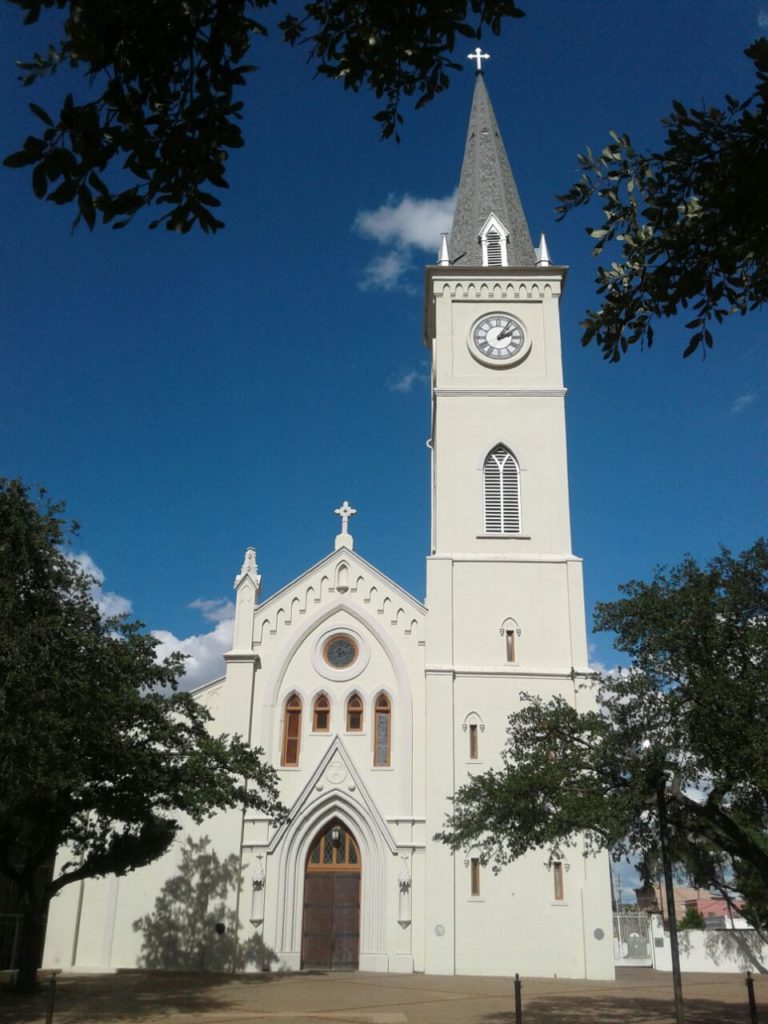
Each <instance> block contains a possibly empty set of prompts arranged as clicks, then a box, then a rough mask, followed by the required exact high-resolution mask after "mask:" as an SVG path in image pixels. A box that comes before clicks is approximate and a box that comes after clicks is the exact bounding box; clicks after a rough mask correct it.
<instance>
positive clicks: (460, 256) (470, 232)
mask: <svg viewBox="0 0 768 1024" xmlns="http://www.w3.org/2000/svg"><path fill="white" fill-rule="evenodd" d="M471 56H472V55H471ZM492 215H494V216H495V219H496V220H497V221H499V222H500V223H501V224H502V225H503V226H504V228H505V229H506V232H507V235H508V237H507V238H506V239H502V244H503V245H505V247H506V253H505V255H506V259H502V264H503V265H506V266H510V267H532V266H535V264H536V254H535V252H534V249H533V244H532V242H531V236H530V233H529V231H528V224H527V222H526V220H525V214H524V213H523V207H522V204H521V202H520V196H519V195H518V193H517V186H516V185H515V179H514V178H513V176H512V170H511V168H510V166H509V160H508V159H507V154H506V150H505V149H504V143H503V141H502V138H501V134H500V132H499V128H498V125H497V123H496V117H495V115H494V113H493V107H492V106H491V101H490V98H489V96H488V90H487V89H486V87H485V82H484V80H483V73H482V71H477V72H476V74H475V91H474V95H473V97H472V110H471V112H470V115H469V128H468V130H467V142H466V145H465V148H464V162H463V164H462V166H461V179H460V181H459V194H458V197H457V199H456V211H455V213H454V215H453V227H452V229H451V239H450V256H451V263H455V264H456V265H457V266H465V267H481V266H483V265H486V264H487V263H488V260H487V259H484V258H483V245H482V243H481V241H480V233H481V231H482V229H483V227H484V226H485V225H486V224H487V222H488V219H489V217H491V216H492ZM494 262H495V261H494Z"/></svg>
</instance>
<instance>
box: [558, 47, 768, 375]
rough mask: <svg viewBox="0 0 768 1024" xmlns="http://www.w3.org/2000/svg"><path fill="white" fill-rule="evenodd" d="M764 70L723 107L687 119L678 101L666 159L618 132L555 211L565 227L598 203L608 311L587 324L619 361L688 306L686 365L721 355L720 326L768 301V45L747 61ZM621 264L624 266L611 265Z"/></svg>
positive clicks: (590, 157)
mask: <svg viewBox="0 0 768 1024" xmlns="http://www.w3.org/2000/svg"><path fill="white" fill-rule="evenodd" d="M746 54H747V56H748V57H749V58H750V59H751V60H752V61H753V62H754V64H755V67H756V70H757V79H758V84H757V87H756V89H755V92H754V93H753V94H752V96H750V97H749V98H748V99H747V100H745V101H744V102H742V103H739V102H738V101H736V100H734V99H733V98H732V97H726V99H725V108H724V109H723V110H720V109H717V108H712V107H710V108H708V109H701V110H695V109H691V110H689V109H688V108H686V107H685V106H684V105H683V104H682V103H680V102H679V101H677V100H675V101H674V102H673V112H672V113H671V114H670V116H669V117H667V118H666V119H664V121H663V124H665V125H666V126H667V137H666V146H665V148H664V149H663V150H661V151H659V152H656V153H650V154H644V153H642V152H640V151H638V150H636V149H635V148H634V147H633V146H632V143H631V141H630V139H629V137H628V136H627V135H622V134H619V133H617V132H613V131H612V132H610V133H609V135H610V138H611V140H612V144H611V145H609V146H606V147H605V148H604V149H603V150H602V151H601V153H600V155H599V156H597V157H596V156H594V154H593V153H592V152H591V150H587V152H586V154H584V155H581V156H580V157H579V164H580V166H581V167H582V169H583V170H584V173H583V174H582V175H581V177H580V178H579V180H578V182H576V183H575V184H574V185H572V186H571V188H570V189H569V190H568V192H566V193H565V194H564V195H561V196H559V197H558V198H559V199H560V202H561V205H559V206H558V207H557V212H558V214H559V216H560V217H563V216H565V215H566V214H567V213H569V212H570V211H571V210H573V209H575V208H576V207H578V206H583V205H586V204H587V203H589V202H592V201H593V200H595V201H597V202H598V203H600V204H601V207H602V212H603V216H604V218H605V221H604V225H603V227H601V228H599V229H595V230H591V229H587V230H588V232H589V234H590V235H591V236H592V237H594V238H596V239H597V244H596V245H595V247H594V249H593V255H594V256H596V257H600V256H602V255H603V253H604V252H606V251H607V248H606V247H609V248H610V249H612V250H615V251H616V252H615V254H614V252H612V253H611V257H612V258H611V262H610V264H609V265H607V266H601V267H598V269H597V272H596V284H597V292H598V294H599V295H601V296H602V300H601V304H600V307H599V309H597V310H592V311H589V312H588V313H587V318H586V320H585V321H584V323H583V325H582V327H583V330H584V333H583V335H582V344H583V345H588V344H589V343H590V342H592V341H595V342H596V343H597V345H598V346H599V348H600V349H601V350H602V353H603V356H604V358H605V359H607V360H609V361H611V362H618V360H619V359H620V358H621V356H622V355H623V354H624V353H625V352H626V351H627V350H628V348H629V347H630V346H631V345H634V344H638V343H639V344H640V346H641V347H643V346H645V345H647V346H648V347H650V346H651V345H652V344H653V328H652V323H653V321H654V320H658V319H660V318H667V317H671V316H674V315H676V314H677V313H679V312H680V311H681V310H685V309H687V308H688V307H689V305H690V306H691V307H692V308H693V310H694V311H695V312H696V313H697V316H696V318H695V319H694V320H692V321H690V322H689V324H688V327H687V329H688V330H689V331H691V334H690V337H689V340H688V342H687V344H686V346H685V348H684V351H683V355H684V357H688V356H690V355H692V354H693V353H694V352H696V351H700V352H704V351H706V349H707V348H711V347H712V345H713V344H714V336H713V334H712V331H711V327H712V324H713V321H714V322H715V323H721V322H722V321H723V319H725V317H727V316H731V315H733V314H734V313H740V314H742V315H743V314H744V313H746V312H748V311H749V310H752V309H756V308H757V307H758V306H760V305H761V304H762V303H763V302H765V301H766V299H767V298H768V236H767V235H766V231H765V225H766V224H767V223H768V199H767V198H766V194H765V188H764V185H763V184H762V183H763V182H764V181H765V180H768V80H766V77H765V75H766V68H768V39H760V40H758V41H757V42H755V43H753V44H752V46H750V47H749V49H748V50H747V51H746ZM614 256H615V258H613V257H614Z"/></svg>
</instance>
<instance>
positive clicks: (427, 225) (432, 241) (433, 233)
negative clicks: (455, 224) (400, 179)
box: [355, 193, 456, 252]
mask: <svg viewBox="0 0 768 1024" xmlns="http://www.w3.org/2000/svg"><path fill="white" fill-rule="evenodd" d="M455 203H456V195H455V193H454V194H453V195H450V196H445V197H444V198H443V199H414V198H413V196H409V195H405V196H403V198H402V199H400V200H399V201H396V198H395V196H389V198H388V199H387V201H386V203H384V204H383V205H382V206H380V207H379V208H378V209H377V210H361V211H360V212H359V213H358V215H357V217H356V218H355V230H356V231H359V232H360V234H361V235H363V236H364V237H365V238H373V239H374V240H375V241H377V242H379V244H380V245H396V246H399V247H404V248H408V247H414V248H416V249H424V250H425V251H427V252H437V250H438V248H439V245H440V235H441V233H442V232H443V231H450V228H451V221H452V219H453V207H454V205H455Z"/></svg>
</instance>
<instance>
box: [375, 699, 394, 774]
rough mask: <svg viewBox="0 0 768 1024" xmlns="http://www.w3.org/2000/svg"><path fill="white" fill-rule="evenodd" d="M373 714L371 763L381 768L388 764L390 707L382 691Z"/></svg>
mask: <svg viewBox="0 0 768 1024" xmlns="http://www.w3.org/2000/svg"><path fill="white" fill-rule="evenodd" d="M374 715H375V725H374V737H373V742H374V749H373V763H374V765H375V766H376V767H377V768H383V767H386V766H387V765H389V755H390V748H391V736H390V718H391V708H390V704H389V698H388V697H387V696H385V694H383V693H382V694H380V696H378V697H377V698H376V705H375V711H374Z"/></svg>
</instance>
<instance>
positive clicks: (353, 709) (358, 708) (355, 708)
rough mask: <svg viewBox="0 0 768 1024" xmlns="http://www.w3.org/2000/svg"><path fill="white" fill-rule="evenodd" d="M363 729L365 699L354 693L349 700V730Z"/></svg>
mask: <svg viewBox="0 0 768 1024" xmlns="http://www.w3.org/2000/svg"><path fill="white" fill-rule="evenodd" d="M362 731H363V701H362V699H361V697H360V695H359V694H357V693H353V694H352V695H351V697H350V698H349V700H348V701H347V732H362Z"/></svg>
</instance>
